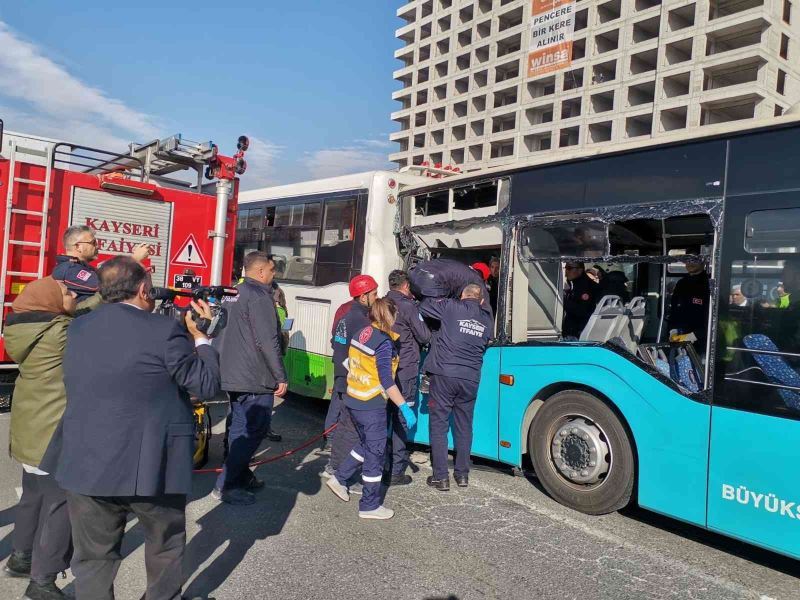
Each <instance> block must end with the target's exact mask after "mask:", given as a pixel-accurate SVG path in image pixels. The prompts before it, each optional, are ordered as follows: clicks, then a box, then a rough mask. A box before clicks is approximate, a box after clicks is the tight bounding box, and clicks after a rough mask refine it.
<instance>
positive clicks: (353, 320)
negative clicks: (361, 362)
mask: <svg viewBox="0 0 800 600" xmlns="http://www.w3.org/2000/svg"><path fill="white" fill-rule="evenodd" d="M349 289H350V297H351V298H352V300H350V301H348V302H345V303H344V304H342V305H341V306H340V307H339V308H338V309H337V310H336V315H335V316H334V319H333V331H332V339H331V346H333V391H332V392H331V403H330V406H328V414H327V415H326V416H325V431H327V430H328V429H330V428H331V427H332V426H333V425H334V424H337V423H338V425H337V427H336V429H335V430H334V431H333V434H332V435H331V458H330V462H329V463H328V465H327V466H326V467H325V473H326V474H327V475H328V476H330V475H332V474H333V473H334V471H335V470H336V468H337V467H338V466H339V464H340V463H341V461H342V459H343V458H344V456H345V455H346V454H347V453H348V452H350V449H351V448H352V447H353V446H354V445H355V444H356V443H357V442H358V435H357V434H356V430H355V428H354V426H353V423H352V422H351V420H350V418H349V415H348V414H347V413H346V411H343V410H342V406H343V404H342V402H343V396H344V394H345V392H346V391H347V367H346V366H345V362H346V361H347V356H348V352H349V349H350V339H351V338H352V337H353V335H354V334H355V333H356V332H358V331H360V330H362V329H363V328H364V327H366V326H367V325H369V308H370V307H371V306H372V305H373V303H374V302H375V300H376V299H377V298H378V282H377V281H375V280H374V279H373V278H372V277H370V276H369V275H356V276H355V277H353V279H351V280H350V286H349Z"/></svg>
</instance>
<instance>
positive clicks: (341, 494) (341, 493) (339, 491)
mask: <svg viewBox="0 0 800 600" xmlns="http://www.w3.org/2000/svg"><path fill="white" fill-rule="evenodd" d="M325 485H327V486H328V488H329V489H330V490H331V491H332V492H333V493H334V494H336V497H337V498H339V500H342V501H344V502H350V492H348V491H347V488H346V487H344V486H343V485H342V484H341V483H339V480H338V479H336V477H331V478H330V479H328V481H326V482H325Z"/></svg>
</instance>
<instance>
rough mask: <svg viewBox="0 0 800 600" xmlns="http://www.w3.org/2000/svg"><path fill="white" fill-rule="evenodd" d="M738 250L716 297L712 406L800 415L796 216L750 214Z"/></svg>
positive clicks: (799, 217) (790, 212)
mask: <svg viewBox="0 0 800 600" xmlns="http://www.w3.org/2000/svg"><path fill="white" fill-rule="evenodd" d="M745 223H746V225H745V237H744V245H743V249H744V250H745V251H747V253H749V254H750V255H751V256H750V257H748V258H746V259H738V260H734V261H733V262H732V263H731V281H730V285H731V289H730V293H729V294H728V293H727V292H728V290H721V294H720V298H721V303H722V310H721V311H720V320H719V338H720V340H721V341H720V344H719V352H720V356H719V361H720V364H721V366H722V370H723V372H724V375H723V384H722V390H721V393H720V394H718V396H719V400H718V403H719V404H722V405H727V406H732V407H734V408H740V409H743V410H750V411H753V412H759V413H765V414H774V415H783V416H788V415H795V416H798V415H800V243H798V240H800V210H798V209H783V210H762V211H753V212H751V213H750V214H749V215H748V216H747V219H746V221H745Z"/></svg>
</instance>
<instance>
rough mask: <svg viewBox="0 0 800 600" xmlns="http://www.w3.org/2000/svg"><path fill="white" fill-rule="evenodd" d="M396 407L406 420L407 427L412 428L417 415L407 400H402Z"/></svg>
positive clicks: (415, 422)
mask: <svg viewBox="0 0 800 600" xmlns="http://www.w3.org/2000/svg"><path fill="white" fill-rule="evenodd" d="M398 408H399V409H400V414H402V415H403V418H404V419H405V420H406V427H407V428H408V429H411V428H413V427H414V425H416V424H417V415H415V414H414V411H413V410H411V407H410V406H409V405H408V402H403V403H402V404H401V405H400V406H399V407H398Z"/></svg>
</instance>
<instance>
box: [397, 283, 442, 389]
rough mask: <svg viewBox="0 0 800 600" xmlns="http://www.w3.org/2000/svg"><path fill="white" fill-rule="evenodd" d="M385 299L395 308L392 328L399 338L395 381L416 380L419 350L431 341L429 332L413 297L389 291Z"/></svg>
mask: <svg viewBox="0 0 800 600" xmlns="http://www.w3.org/2000/svg"><path fill="white" fill-rule="evenodd" d="M386 297H387V298H389V299H391V300H392V301H393V302H394V304H395V306H396V307H397V320H396V321H395V322H394V328H393V329H394V332H395V333H397V334H398V335H399V336H400V339H399V342H400V366H399V367H397V380H398V381H408V380H409V379H416V378H417V377H418V376H419V348H420V346H424V345H425V344H427V343H428V342H430V341H431V330H430V329H428V326H427V325H426V324H425V321H423V320H422V316H421V315H420V314H419V307H418V306H417V302H416V301H415V300H414V298H413V297H411V296H406V295H405V294H402V293H401V292H398V291H397V290H391V291H390V292H389V293H388V294H386Z"/></svg>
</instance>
